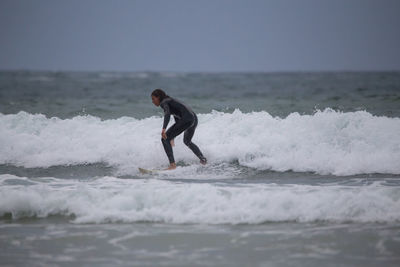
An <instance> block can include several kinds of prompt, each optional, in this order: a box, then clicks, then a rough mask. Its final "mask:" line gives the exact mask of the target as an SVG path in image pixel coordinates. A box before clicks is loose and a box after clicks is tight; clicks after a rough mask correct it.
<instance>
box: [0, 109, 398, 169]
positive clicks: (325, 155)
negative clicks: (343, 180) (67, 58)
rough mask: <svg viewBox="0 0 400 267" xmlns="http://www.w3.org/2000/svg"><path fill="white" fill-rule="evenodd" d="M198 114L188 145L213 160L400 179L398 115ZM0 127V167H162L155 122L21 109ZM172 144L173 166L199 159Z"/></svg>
mask: <svg viewBox="0 0 400 267" xmlns="http://www.w3.org/2000/svg"><path fill="white" fill-rule="evenodd" d="M198 117H199V126H198V128H197V131H196V134H195V136H194V139H193V141H194V142H195V143H196V144H197V145H198V146H199V147H200V148H201V149H202V151H203V152H204V154H205V155H206V156H207V158H208V159H209V162H211V163H218V164H221V163H229V162H232V161H235V160H238V161H239V163H240V164H241V165H244V166H248V167H252V168H256V169H260V170H264V169H271V170H274V171H288V170H292V171H300V172H316V173H319V174H335V175H353V174H362V173H391V174H400V164H399V162H400V134H399V133H400V119H399V118H388V117H378V116H373V115H372V114H370V113H368V112H365V111H358V112H347V113H343V112H337V111H333V110H330V109H327V110H324V111H318V112H316V113H315V114H313V115H300V114H298V113H292V114H290V115H289V116H288V117H286V118H278V117H272V116H271V115H269V114H268V113H267V112H253V113H242V112H241V111H239V110H235V111H234V112H233V113H223V112H216V111H213V112H211V113H208V114H200V115H199V116H198ZM0 125H1V126H0V164H13V165H18V166H24V167H49V166H54V165H70V164H86V163H96V162H105V163H107V164H110V165H112V166H116V167H118V168H119V170H120V171H121V172H122V173H135V172H136V171H137V167H138V166H141V167H145V168H146V167H148V168H155V167H158V166H165V165H166V164H167V158H166V156H165V153H164V151H163V148H162V145H161V142H160V129H161V125H162V118H160V117H150V118H146V119H141V120H138V119H135V118H131V117H122V118H119V119H115V120H101V119H99V118H97V117H93V116H77V117H74V118H72V119H65V120H62V119H59V118H46V117H45V116H44V115H41V114H35V115H33V114H28V113H26V112H19V113H18V114H11V115H3V114H0ZM175 143H176V147H175V148H174V152H175V158H176V160H177V161H185V162H186V163H189V164H191V163H194V162H198V160H197V158H196V157H195V156H194V155H193V153H192V152H191V151H190V150H189V149H188V148H187V147H186V146H185V145H183V143H182V136H179V137H178V138H177V140H176V142H175Z"/></svg>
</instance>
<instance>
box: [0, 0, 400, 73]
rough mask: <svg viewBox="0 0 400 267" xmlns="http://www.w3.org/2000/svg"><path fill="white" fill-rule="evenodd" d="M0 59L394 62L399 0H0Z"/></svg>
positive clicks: (399, 49) (119, 67) (117, 64)
mask: <svg viewBox="0 0 400 267" xmlns="http://www.w3.org/2000/svg"><path fill="white" fill-rule="evenodd" d="M0 38H1V39H0V69H3V70H9V69H27V70H55V71H56V70H89V71H97V70H102V71H206V72H209V71H210V72H211V71H336V70H400V1H399V0H274V1H272V0H271V1H268V0H264V1H256V0H243V1H234V0H231V1H227V0H210V1H207V0H201V1H200V0H196V1H195V0H193V1H191V0H181V1H175V0H173V1H167V0H159V1H155V0H143V1H133V0H132V1H121V0H114V1H111V0H110V1H103V0H92V1H88V0H65V1H64V0H63V1H61V0H25V1H23V0H0Z"/></svg>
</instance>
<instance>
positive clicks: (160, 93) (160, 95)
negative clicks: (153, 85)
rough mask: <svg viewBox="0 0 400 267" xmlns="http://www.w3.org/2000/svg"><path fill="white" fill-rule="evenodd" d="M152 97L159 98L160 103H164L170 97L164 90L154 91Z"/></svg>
mask: <svg viewBox="0 0 400 267" xmlns="http://www.w3.org/2000/svg"><path fill="white" fill-rule="evenodd" d="M151 95H153V96H155V97H158V98H159V99H160V102H161V101H163V100H164V99H165V98H167V97H169V95H167V94H166V93H165V92H164V91H163V90H161V89H156V90H154V91H153V92H152V93H151Z"/></svg>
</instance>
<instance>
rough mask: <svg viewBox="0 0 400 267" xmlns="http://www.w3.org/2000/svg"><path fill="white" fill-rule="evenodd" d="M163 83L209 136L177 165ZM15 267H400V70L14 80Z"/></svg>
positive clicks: (8, 243)
mask: <svg viewBox="0 0 400 267" xmlns="http://www.w3.org/2000/svg"><path fill="white" fill-rule="evenodd" d="M155 88H163V89H164V90H165V91H166V92H167V93H168V94H169V95H171V96H173V97H176V98H178V99H180V100H182V101H183V102H185V103H186V104H188V105H190V106H191V107H192V108H193V110H194V111H195V112H196V113H197V114H198V118H199V125H198V128H197V130H196V133H195V135H194V138H193V141H194V142H195V143H196V144H197V145H198V146H199V147H200V148H201V149H202V151H203V153H204V154H205V156H206V157H207V158H208V161H209V163H208V164H207V165H206V166H203V165H201V164H199V162H198V159H197V158H196V157H195V156H194V155H193V153H192V152H191V151H190V150H189V149H188V148H187V147H186V146H185V145H184V144H183V142H182V136H179V137H178V138H176V141H175V144H176V145H175V147H174V153H175V158H176V160H177V165H178V168H177V169H176V170H173V171H160V172H158V173H154V174H151V175H143V174H140V173H139V171H138V167H144V168H150V169H162V168H165V167H167V165H168V160H167V157H166V155H165V153H164V151H163V148H162V145H161V142H160V130H161V126H162V115H163V114H162V110H161V109H160V108H158V107H155V106H154V105H153V104H152V103H151V99H150V93H151V91H152V90H153V89H155ZM0 247H1V250H0V265H1V266H26V265H30V266H71V265H78V266H93V265H96V266H161V265H162V266H399V264H400V73H399V72H333V73H173V72H162V73H160V72H133V73H129V72H27V71H8V72H7V71H3V72H0Z"/></svg>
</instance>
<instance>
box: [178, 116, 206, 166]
mask: <svg viewBox="0 0 400 267" xmlns="http://www.w3.org/2000/svg"><path fill="white" fill-rule="evenodd" d="M196 127H197V116H196V117H195V118H194V123H193V125H192V126H190V127H189V128H188V129H187V130H186V131H185V133H184V135H183V142H184V143H185V145H187V146H188V147H189V148H190V150H192V151H193V153H194V154H195V155H196V156H197V157H198V158H199V159H200V160H202V161H206V158H205V157H204V156H203V153H201V151H200V149H199V147H198V146H196V144H195V143H193V142H192V138H193V135H194V132H195V130H196Z"/></svg>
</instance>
